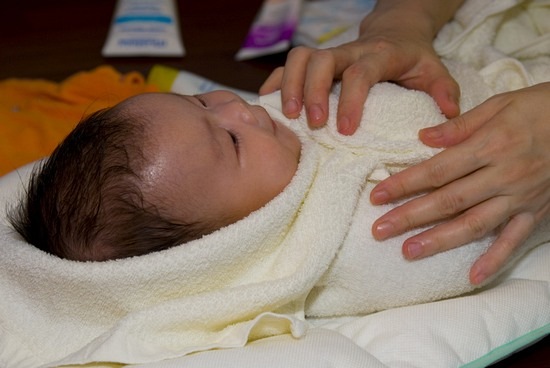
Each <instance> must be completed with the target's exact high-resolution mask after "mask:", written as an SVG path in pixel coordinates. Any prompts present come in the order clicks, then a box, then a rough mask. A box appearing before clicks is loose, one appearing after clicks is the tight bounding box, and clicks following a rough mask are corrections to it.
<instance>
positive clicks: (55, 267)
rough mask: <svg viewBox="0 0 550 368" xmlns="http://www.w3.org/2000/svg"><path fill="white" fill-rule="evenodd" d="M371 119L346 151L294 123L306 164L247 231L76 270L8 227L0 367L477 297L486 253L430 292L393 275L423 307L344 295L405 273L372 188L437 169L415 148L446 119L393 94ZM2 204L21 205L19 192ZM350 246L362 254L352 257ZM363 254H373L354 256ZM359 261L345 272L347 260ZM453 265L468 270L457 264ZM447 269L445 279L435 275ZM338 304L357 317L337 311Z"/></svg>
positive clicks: (404, 298) (217, 339)
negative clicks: (476, 266)
mask: <svg viewBox="0 0 550 368" xmlns="http://www.w3.org/2000/svg"><path fill="white" fill-rule="evenodd" d="M451 67H452V68H453V70H455V69H456V70H457V71H460V72H457V73H456V74H455V75H456V76H457V78H458V79H459V80H462V79H461V78H464V77H465V76H468V75H470V73H469V72H468V70H465V71H461V69H460V67H458V66H457V67H455V66H453V65H451ZM480 83H481V82H480V81H479V78H477V79H476V78H475V76H472V78H470V79H468V83H467V85H464V86H463V87H464V90H463V91H465V93H469V92H468V91H470V89H471V90H475V89H476V86H477V87H480V88H477V89H479V91H478V92H475V95H474V96H473V97H472V98H471V99H470V100H469V101H472V102H473V101H475V100H477V99H478V98H480V99H484V98H485V97H486V94H487V93H489V91H487V90H486V89H483V88H481V84H480ZM469 88H470V89H469ZM475 96H478V97H475ZM279 101H280V97H279V96H278V95H276V94H275V95H271V96H268V97H266V98H265V99H262V100H261V101H260V103H261V105H263V106H264V107H266V109H268V110H269V112H270V113H271V114H273V115H274V117H275V118H279V116H277V111H279V105H278V104H280V102H279ZM335 101H336V96H333V97H332V102H331V103H332V104H334V103H335ZM463 108H464V109H467V108H468V106H463ZM332 110H334V109H332ZM364 116H365V120H364V121H363V124H362V127H361V131H360V132H358V135H357V136H356V137H354V139H352V140H350V142H349V143H346V144H344V143H343V141H342V139H341V137H340V136H339V135H338V134H337V133H335V131H334V124H333V123H331V124H330V125H329V126H328V127H327V128H326V129H321V130H317V131H314V132H313V133H312V134H309V133H306V132H309V131H308V130H307V129H305V130H304V129H300V128H299V127H301V126H302V125H300V124H299V122H288V123H289V124H291V126H292V127H293V128H297V127H298V129H297V132H298V134H299V135H300V136H301V138H302V140H303V151H302V157H301V161H300V164H299V167H298V171H297V173H296V175H295V177H294V178H293V180H292V181H291V183H290V184H289V185H288V186H287V188H286V189H285V190H284V191H283V192H282V193H281V194H280V195H279V196H277V197H276V198H275V199H273V200H272V201H271V202H269V203H268V204H267V205H266V206H265V207H263V208H261V209H260V210H258V211H256V212H254V213H252V214H251V215H249V216H248V217H247V218H245V219H243V220H241V221H239V222H237V223H235V224H233V225H230V226H228V227H225V228H222V229H220V230H219V231H217V232H214V233H212V234H210V235H208V236H205V237H203V238H201V239H199V240H196V241H193V242H190V243H188V244H185V245H183V246H179V247H175V248H172V249H168V250H166V251H162V252H157V253H152V254H148V255H145V256H141V257H135V258H130V259H122V260H116V261H108V262H91V263H82V262H73V261H67V260H62V259H59V258H56V257H54V256H50V255H47V254H45V253H43V252H41V251H39V250H37V249H36V248H34V247H32V246H31V245H29V244H27V243H25V242H23V241H22V240H20V239H19V238H18V237H17V236H15V234H14V233H13V232H12V231H11V230H10V229H9V228H8V227H7V226H6V225H5V224H4V223H3V222H2V224H1V225H0V244H2V247H3V251H2V253H1V257H0V270H1V272H0V294H1V295H2V298H1V300H0V322H1V323H0V332H1V333H0V352H1V355H0V363H1V364H3V365H5V366H7V367H21V368H25V367H37V366H44V367H54V366H59V365H67V364H85V363H90V362H118V363H147V362H154V361H159V360H163V359H168V358H173V357H177V356H182V355H185V354H188V353H191V352H196V351H202V350H209V349H214V348H227V347H237V346H243V345H245V344H246V343H247V342H248V341H251V340H255V339H258V338H261V337H266V336H270V335H277V334H282V333H291V334H292V335H293V336H295V337H300V336H302V335H303V334H304V333H305V330H306V328H307V322H306V321H305V314H306V313H308V314H311V315H323V316H330V315H338V314H342V313H359V312H361V313H366V312H369V311H374V310H378V309H382V308H387V307H389V306H391V305H400V304H403V303H405V304H407V303H409V302H414V303H416V302H419V301H421V300H431V299H437V298H441V297H444V296H449V295H451V294H454V293H457V292H463V291H464V290H465V288H471V287H470V286H469V285H468V286H464V285H467V275H466V273H467V269H468V267H469V265H470V264H471V261H472V259H473V258H475V257H476V256H477V255H479V254H480V252H482V251H483V249H484V247H485V246H486V244H487V241H485V242H480V243H478V245H473V246H470V247H463V248H461V249H457V250H456V252H455V253H452V252H450V253H448V255H447V256H442V257H440V258H435V257H434V258H432V259H431V261H426V264H425V266H422V267H420V269H421V270H423V271H421V272H419V273H417V274H416V275H415V277H416V280H415V281H417V280H419V279H420V280H422V281H421V282H419V283H418V285H417V284H416V282H415V283H413V282H412V279H413V278H412V277H411V276H408V277H402V275H398V279H399V280H401V281H403V282H408V284H406V285H408V286H411V287H414V288H415V291H416V293H415V295H414V297H413V296H412V295H411V294H408V295H407V293H408V292H409V290H407V287H403V286H402V285H399V286H398V287H394V286H389V287H388V286H387V284H384V283H381V282H380V275H378V276H377V277H378V278H377V279H373V280H367V281H369V282H370V284H369V285H370V286H372V287H374V288H377V289H378V290H382V291H383V292H382V291H381V292H380V293H379V292H378V291H374V292H373V294H370V296H368V297H367V299H368V304H365V305H364V306H362V304H363V303H364V300H365V299H364V298H363V297H362V296H361V297H360V298H358V299H357V298H356V295H352V293H350V292H348V289H349V290H350V291H351V290H353V289H354V288H359V287H362V286H361V285H357V281H358V280H357V277H358V276H359V277H361V276H362V275H364V274H361V273H359V274H358V276H356V275H355V274H354V273H355V272H356V271H357V267H359V268H361V269H366V270H368V269H369V268H370V267H375V268H376V267H377V264H378V263H384V264H385V265H386V266H388V265H389V264H390V262H389V261H390V259H386V260H383V259H379V258H373V257H376V254H374V253H372V254H371V253H368V252H370V250H372V249H377V251H380V252H381V253H383V252H389V253H387V257H393V259H394V261H395V262H397V263H398V264H399V262H401V264H403V263H404V261H403V260H402V258H401V255H400V252H399V251H398V250H396V248H398V246H397V245H396V244H392V243H389V242H388V243H386V242H384V243H379V244H378V243H371V242H370V239H368V237H367V238H364V237H363V236H364V235H365V234H366V233H368V229H369V228H370V226H369V224H368V221H370V219H369V218H368V216H369V215H370V214H369V211H370V210H369V208H371V207H369V206H367V204H366V203H364V202H365V198H367V196H368V193H367V192H368V190H369V189H370V185H371V184H370V183H369V182H368V179H369V178H370V179H372V180H373V181H375V180H377V179H379V178H381V177H383V176H384V175H387V173H388V172H392V171H394V170H399V169H400V168H402V167H403V166H406V165H409V164H412V163H414V162H417V161H419V160H421V159H423V158H426V157H429V156H431V155H432V154H433V153H434V151H433V150H432V149H429V148H426V147H424V146H422V145H421V144H420V143H419V142H418V140H417V139H416V131H417V129H418V128H419V127H420V126H425V125H426V124H436V123H439V122H441V121H442V120H444V118H443V117H442V115H441V114H440V113H439V111H438V109H437V107H436V106H435V104H434V103H433V101H432V100H431V99H430V98H429V97H428V96H427V95H425V94H423V93H421V92H415V91H409V90H405V89H403V88H401V87H398V86H395V85H393V84H389V83H385V84H381V85H379V86H376V87H375V88H373V89H372V91H371V95H370V98H369V100H368V102H367V105H366V107H365V114H364ZM281 120H282V119H281ZM409 124H410V125H409ZM362 140H365V142H366V143H365V142H362ZM11 180H23V181H25V180H26V179H25V178H19V177H17V176H16V177H14V178H12V179H11ZM3 196H5V197H4V201H5V200H6V199H8V198H10V199H12V198H13V193H11V194H10V193H3ZM363 207H364V208H366V210H362V208H363ZM363 221H364V223H363ZM354 237H355V238H357V239H356V240H358V241H360V242H361V246H360V247H355V249H353V247H352V246H350V244H351V242H353V238H354ZM536 241H537V239H534V240H533V243H535V242H536ZM345 247H349V249H344V248H345ZM363 249H367V250H368V252H367V253H355V252H356V251H359V252H361V251H362V250H363ZM470 252H471V253H473V254H475V255H474V256H471V255H469V254H470ZM451 254H452V255H454V257H453V256H451ZM462 256H464V257H466V258H464V259H463V257H462ZM354 257H356V258H357V259H353V260H352V261H354V262H353V263H352V266H351V268H348V266H347V264H346V259H349V258H354ZM362 257H365V258H364V259H363V258H362ZM451 259H452V261H451ZM457 259H460V261H459V262H458V263H459V264H460V263H461V262H462V266H461V267H458V266H455V265H453V263H456V262H457ZM440 262H444V263H446V267H445V268H444V269H442V268H441V266H436V264H439V263H440ZM430 263H431V266H430ZM404 266H405V265H404ZM458 268H461V269H460V270H459V269H458ZM429 270H432V271H433V272H437V273H438V274H439V275H438V276H437V277H438V280H439V282H440V283H447V287H446V288H442V287H441V288H439V289H437V288H436V290H435V291H434V290H431V288H432V287H433V286H434V285H435V281H434V280H435V279H434V277H435V276H434V274H431V273H430V274H425V272H426V271H429ZM382 271H383V272H384V274H385V275H388V274H389V273H390V272H391V273H393V272H397V271H399V269H397V270H396V269H395V267H394V268H393V269H391V270H388V269H385V270H382ZM396 280H397V279H396ZM332 282H334V288H333V289H334V290H335V291H334V292H332V291H331V287H330V286H331V284H332ZM384 282H385V280H384ZM411 284H414V285H411ZM388 288H390V289H391V290H388ZM443 289H445V290H443ZM448 289H450V290H455V291H454V292H453V291H447V290H448ZM362 290H364V288H362ZM369 293H370V291H369ZM339 298H347V301H348V302H349V303H350V304H352V305H354V307H353V308H352V307H347V308H348V309H341V308H342V307H343V306H342V303H341V301H340V300H339ZM369 298H370V299H369ZM409 298H411V299H409Z"/></svg>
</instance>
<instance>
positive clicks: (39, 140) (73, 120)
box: [0, 66, 158, 175]
mask: <svg viewBox="0 0 550 368" xmlns="http://www.w3.org/2000/svg"><path fill="white" fill-rule="evenodd" d="M157 90H158V88H157V87H155V86H153V85H150V84H147V83H146V82H145V78H144V77H143V76H142V75H141V74H140V73H138V72H130V73H127V74H121V73H119V72H118V71H116V70H115V69H113V68H112V67H110V66H100V67H97V68H96V69H94V70H91V71H86V72H79V73H76V74H74V75H73V76H71V77H69V78H67V79H66V80H64V81H63V82H61V83H56V82H51V81H47V80H39V79H32V80H31V79H15V78H12V79H6V80H3V81H0V175H3V174H5V173H7V172H9V171H12V170H14V169H16V168H18V167H20V166H22V165H24V164H26V163H28V162H31V161H34V160H37V159H39V158H42V157H44V156H47V155H49V154H50V153H51V152H52V151H53V149H54V148H55V147H56V146H57V144H59V143H60V142H61V140H62V139H63V138H64V137H65V136H66V135H67V134H68V133H69V132H70V131H71V129H72V128H73V127H74V126H75V125H76V124H77V123H78V122H79V121H80V119H81V118H82V117H83V116H85V115H88V114H90V113H92V112H95V111H97V110H99V109H102V108H105V107H108V106H112V105H114V104H116V103H118V102H120V101H121V100H123V99H125V98H127V97H130V96H133V95H136V94H139V93H143V92H152V91H157Z"/></svg>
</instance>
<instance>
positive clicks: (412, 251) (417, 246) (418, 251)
mask: <svg viewBox="0 0 550 368" xmlns="http://www.w3.org/2000/svg"><path fill="white" fill-rule="evenodd" d="M422 253H424V245H423V244H422V243H420V242H416V241H415V242H411V243H409V244H407V255H408V257H407V258H410V259H414V258H418V257H420V256H421V255H422Z"/></svg>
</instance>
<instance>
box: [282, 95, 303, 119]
mask: <svg viewBox="0 0 550 368" xmlns="http://www.w3.org/2000/svg"><path fill="white" fill-rule="evenodd" d="M283 111H284V113H285V115H292V114H295V113H297V112H299V107H298V101H296V99H295V98H294V97H293V98H291V99H290V100H286V101H285V104H284V106H283Z"/></svg>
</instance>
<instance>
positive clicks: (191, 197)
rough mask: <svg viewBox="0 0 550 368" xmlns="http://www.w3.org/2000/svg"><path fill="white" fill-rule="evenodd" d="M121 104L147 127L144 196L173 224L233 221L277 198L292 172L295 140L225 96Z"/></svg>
mask: <svg viewBox="0 0 550 368" xmlns="http://www.w3.org/2000/svg"><path fill="white" fill-rule="evenodd" d="M124 104H125V105H126V106H130V107H131V108H132V109H135V110H134V111H137V113H138V114H143V115H145V117H146V118H147V120H148V121H150V123H148V125H147V131H146V134H148V135H150V140H149V138H147V142H146V144H145V151H144V153H145V156H146V159H147V161H148V164H147V165H146V167H145V169H144V171H143V172H142V176H143V178H144V182H145V184H146V188H145V191H144V192H145V193H146V195H148V194H149V195H153V196H154V198H155V199H157V200H160V201H163V202H165V203H163V204H164V205H165V206H163V207H169V208H171V209H173V210H174V213H172V215H175V216H182V217H177V218H183V219H186V220H187V221H189V220H192V221H200V220H204V219H205V218H206V219H212V218H214V219H223V220H222V221H223V222H224V224H228V223H231V222H234V221H237V220H239V219H241V218H243V217H245V216H246V215H248V214H249V213H250V212H252V211H254V210H256V209H259V208H260V207H262V206H263V205H265V204H266V203H267V202H269V201H270V200H271V199H273V198H274V197H275V196H276V195H277V194H279V193H280V192H281V191H282V190H283V189H284V188H285V186H286V185H287V184H288V183H289V182H290V180H291V179H292V177H293V176H294V174H295V172H296V169H297V167H298V161H299V158H300V142H299V140H298V138H297V137H296V135H295V134H294V133H293V132H292V131H291V130H290V129H288V128H287V127H285V126H284V125H282V124H280V123H278V122H275V121H273V120H272V119H271V118H270V117H269V115H268V114H267V112H266V111H265V110H264V109H263V108H262V107H259V106H254V105H249V104H248V103H246V102H245V101H244V100H242V99H241V98H240V97H238V96H237V95H235V94H233V93H231V92H227V91H215V92H211V93H207V94H203V95H198V96H183V95H177V94H161V93H155V94H145V95H139V96H136V97H133V98H131V99H129V100H127V101H126V102H125V103H124Z"/></svg>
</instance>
